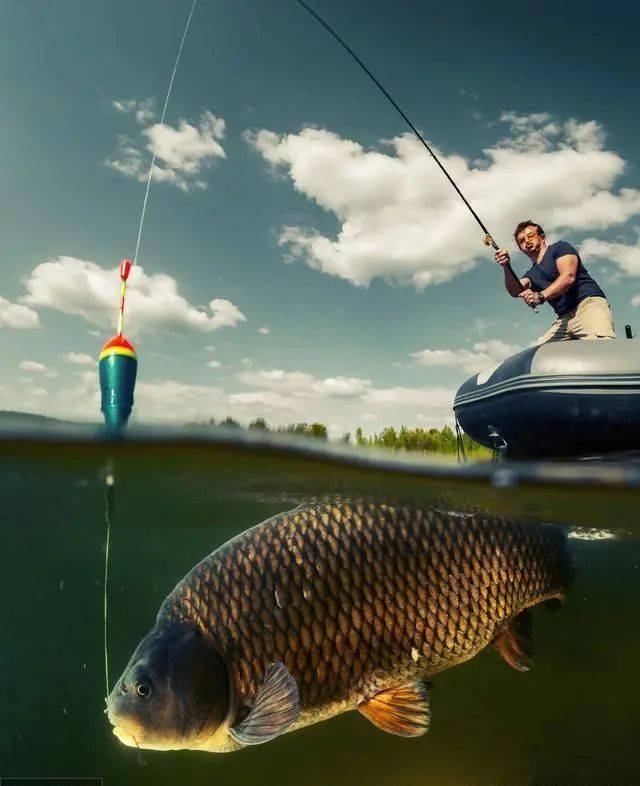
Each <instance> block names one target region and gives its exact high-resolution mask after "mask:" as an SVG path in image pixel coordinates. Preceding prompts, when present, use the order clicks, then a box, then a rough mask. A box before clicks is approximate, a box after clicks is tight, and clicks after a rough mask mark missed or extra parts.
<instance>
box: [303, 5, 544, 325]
mask: <svg viewBox="0 0 640 786" xmlns="http://www.w3.org/2000/svg"><path fill="white" fill-rule="evenodd" d="M296 2H297V3H298V4H299V5H301V6H302V7H303V8H304V9H305V10H306V11H308V12H309V13H310V14H311V16H313V17H314V19H316V20H317V21H318V22H320V24H321V25H322V26H323V27H324V28H325V30H327V31H328V32H329V33H331V35H332V36H333V37H334V38H335V39H336V41H337V42H338V43H339V44H340V45H341V46H342V47H343V48H344V49H346V50H347V52H348V53H349V54H350V55H351V57H353V59H354V60H355V61H356V62H357V63H358V65H359V66H360V67H361V68H362V70H363V71H364V72H365V73H366V74H367V76H369V77H370V78H371V79H372V80H373V82H374V83H375V84H376V85H377V87H378V88H379V89H380V90H381V91H382V93H383V95H384V96H385V97H386V98H387V100H388V101H389V102H390V103H391V105H392V106H393V107H394V108H395V109H396V111H397V112H398V113H399V114H400V116H401V117H402V118H403V120H404V121H405V122H406V124H407V125H408V126H409V128H410V129H411V130H412V131H413V133H414V134H415V135H416V137H417V138H418V140H419V141H420V142H421V143H422V145H423V146H424V147H425V148H426V150H427V152H428V153H429V155H430V156H431V157H432V158H433V160H434V161H435V162H436V164H437V165H438V166H439V167H440V169H441V170H442V173H443V174H444V176H445V177H446V178H447V180H448V181H449V183H451V185H452V186H453V187H454V189H455V190H456V193H457V194H458V196H459V197H460V198H461V199H462V201H463V202H464V203H465V205H466V206H467V207H468V208H469V211H470V212H471V215H472V216H473V217H474V218H475V220H476V221H477V222H478V224H479V225H480V228H481V229H482V231H483V232H484V235H485V237H484V242H485V245H487V246H492V247H493V248H494V249H495V250H496V251H497V250H498V244H497V243H496V241H495V240H494V239H493V237H492V236H491V233H490V232H489V230H488V229H487V228H486V226H485V225H484V223H483V222H482V219H481V218H480V216H479V215H478V214H477V213H476V211H475V210H474V209H473V208H472V207H471V205H470V204H469V202H468V200H467V198H466V197H465V195H464V194H463V193H462V191H461V190H460V189H459V188H458V186H457V184H456V183H455V181H454V180H453V178H452V177H451V175H450V174H449V173H448V172H447V170H446V169H445V168H444V166H443V164H442V162H441V161H440V159H439V158H438V157H437V156H436V154H435V153H434V152H433V150H432V149H431V148H430V147H429V145H428V144H427V142H426V141H425V139H424V137H423V136H422V134H421V133H420V132H419V131H418V129H417V128H416V127H415V126H414V125H413V123H412V122H411V120H409V118H408V117H407V115H406V114H405V113H404V112H403V111H402V109H401V108H400V107H399V106H398V104H397V103H396V102H395V101H394V99H393V98H392V97H391V95H390V94H389V93H388V92H387V90H386V89H385V88H384V87H383V85H382V84H381V83H380V82H379V81H378V79H376V77H375V76H374V75H373V74H372V73H371V71H370V70H369V69H368V68H367V66H366V65H365V64H364V63H363V62H362V60H361V59H360V58H359V57H358V55H357V54H356V53H355V52H354V51H353V49H351V47H350V46H349V45H348V44H346V43H345V42H344V41H343V40H342V38H340V36H339V35H338V34H337V33H336V31H335V30H334V29H333V28H332V27H331V26H330V25H329V24H328V23H327V22H325V20H324V19H323V18H322V17H321V16H320V15H319V14H317V13H316V12H315V11H314V10H313V8H310V7H309V6H308V5H307V4H306V3H305V2H303V0H296ZM504 267H505V269H506V271H507V273H508V275H509V277H510V278H512V279H513V281H514V282H515V283H516V285H517V287H518V288H519V290H520V292H522V291H523V290H524V287H523V286H522V284H521V283H520V279H519V278H518V276H517V275H516V274H515V272H514V270H513V268H512V267H511V265H510V264H507V265H505V266H504ZM533 310H534V311H537V308H535V307H534V309H533Z"/></svg>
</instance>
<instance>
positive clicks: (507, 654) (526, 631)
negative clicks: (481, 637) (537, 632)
mask: <svg viewBox="0 0 640 786" xmlns="http://www.w3.org/2000/svg"><path fill="white" fill-rule="evenodd" d="M493 646H494V647H495V648H496V650H497V651H498V652H499V653H500V655H502V657H503V658H504V659H505V660H506V661H507V663H508V664H509V666H513V668H514V669H517V670H518V671H529V669H530V668H531V667H532V666H533V658H534V655H535V653H536V648H535V645H534V643H533V616H532V614H531V610H530V609H525V611H523V612H521V613H520V614H518V616H517V617H514V618H513V619H512V620H511V622H510V623H509V624H508V625H507V627H506V628H505V629H504V630H502V631H501V632H500V633H499V634H498V635H497V636H496V637H495V639H494V640H493Z"/></svg>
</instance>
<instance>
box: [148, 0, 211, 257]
mask: <svg viewBox="0 0 640 786" xmlns="http://www.w3.org/2000/svg"><path fill="white" fill-rule="evenodd" d="M197 3H198V0H193V4H192V6H191V10H190V11H189V16H188V17H187V24H186V25H185V27H184V32H183V33H182V40H181V41H180V47H179V48H178V54H177V56H176V61H175V63H174V64H173V71H172V73H171V79H170V80H169V89H168V90H167V95H166V98H165V99H164V106H163V107H162V115H161V117H160V128H162V126H163V125H164V117H165V115H166V113H167V106H168V104H169V98H170V97H171V91H172V89H173V81H174V79H175V78H176V72H177V70H178V65H179V64H180V58H181V56H182V50H183V48H184V42H185V41H186V40H187V33H188V32H189V26H190V25H191V18H192V17H193V12H194V11H195V9H196V5H197ZM157 152H158V143H157V142H156V144H155V145H154V146H153V154H152V156H151V166H150V167H149V177H148V178H147V187H146V189H145V192H144V200H143V202H142V212H141V213H140V225H139V226H138V239H137V240H136V252H135V254H134V255H133V264H134V265H135V264H137V262H138V252H139V251H140V240H141V238H142V227H143V225H144V218H145V215H146V213H147V202H148V201H149V189H150V188H151V180H152V179H153V170H154V167H155V165H156V155H157Z"/></svg>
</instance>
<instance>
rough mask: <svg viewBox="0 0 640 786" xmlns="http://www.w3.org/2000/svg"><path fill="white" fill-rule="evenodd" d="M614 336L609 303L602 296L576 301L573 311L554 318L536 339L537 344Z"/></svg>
mask: <svg viewBox="0 0 640 786" xmlns="http://www.w3.org/2000/svg"><path fill="white" fill-rule="evenodd" d="M615 337H616V331H615V328H614V326H613V319H612V317H611V308H610V307H609V303H607V301H606V300H605V299H604V298H603V297H586V298H585V299H584V300H581V301H580V303H578V307H577V308H576V309H575V311H570V312H569V313H568V314H565V315H564V316H563V317H559V318H558V319H556V321H555V322H554V323H553V324H552V325H551V327H550V328H549V330H547V332H546V333H545V334H544V336H542V338H540V339H538V344H545V343H546V342H547V341H570V340H571V339H597V338H615Z"/></svg>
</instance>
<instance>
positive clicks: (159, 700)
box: [107, 499, 572, 752]
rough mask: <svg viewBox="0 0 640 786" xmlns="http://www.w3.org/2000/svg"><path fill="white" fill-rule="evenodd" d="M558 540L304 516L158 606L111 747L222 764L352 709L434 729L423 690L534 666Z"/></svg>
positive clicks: (561, 561) (387, 511)
mask: <svg viewBox="0 0 640 786" xmlns="http://www.w3.org/2000/svg"><path fill="white" fill-rule="evenodd" d="M571 576H572V564H571V559H570V555H569V552H568V547H567V542H566V537H565V533H564V531H563V530H562V528H560V527H558V526H556V525H552V524H534V523H519V522H515V521H511V520H508V519H505V518H498V517H492V516H489V515H485V514H482V513H454V512H444V511H439V510H437V509H433V508H429V509H423V508H420V507H414V506H411V505H400V504H392V503H388V502H370V501H366V500H359V501H358V500H356V501H347V500H342V499H338V500H336V499H331V500H315V501H312V502H308V503H305V504H303V505H300V506H299V507H297V508H295V509H294V510H292V511H289V512H286V513H281V514H279V515H276V516H273V517H272V518H270V519H268V520H266V521H264V522H262V523H261V524H258V525H257V526H255V527H253V528H251V529H249V530H247V531H246V532H243V533H242V534H240V535H238V536H236V537H235V538H233V539H232V540H231V541H229V542H228V543H226V544H225V545H223V546H221V547H220V548H218V549H217V550H216V551H214V552H213V553H212V554H210V555H209V556H208V557H206V558H205V559H203V560H202V562H200V563H199V564H198V565H196V566H195V567H194V568H193V569H192V570H191V571H190V572H189V573H188V574H187V575H186V576H185V577H184V578H183V579H182V581H180V582H179V583H178V585H177V586H176V587H175V589H174V590H173V591H172V592H171V593H170V595H169V596H168V597H167V598H166V599H165V601H164V602H163V604H162V606H161V608H160V611H159V612H158V616H157V619H156V623H155V626H154V627H153V629H152V630H151V631H150V633H149V634H148V635H147V636H146V637H145V638H144V639H143V640H142V641H141V642H140V644H139V645H138V647H137V648H136V650H135V652H134V653H133V656H132V657H131V659H130V661H129V663H128V665H127V667H126V668H125V670H124V672H123V674H122V676H121V677H120V679H119V680H118V681H117V683H116V685H115V686H114V688H113V690H112V692H111V694H110V696H109V698H108V702H107V703H108V717H109V720H110V722H111V723H112V724H113V726H114V729H113V731H114V734H115V735H116V736H117V737H118V738H119V739H120V741H121V742H123V743H124V744H126V745H136V746H139V747H141V748H151V749H156V750H174V749H192V750H204V751H215V752H223V751H232V750H238V749H240V748H243V747H245V746H248V745H255V744H259V743H263V742H267V741H269V740H272V739H274V738H275V737H277V736H279V735H281V734H283V733H285V732H287V731H291V730H294V729H298V728H301V727H303V726H306V725H308V724H311V723H316V722H318V721H322V720H325V719H327V718H330V717H332V716H335V715H337V714H339V713H341V712H345V711H348V710H354V709H357V710H358V711H359V712H360V713H362V715H364V716H365V717H366V718H367V719H368V720H369V721H371V722H372V723H374V724H375V725H376V726H378V727H379V728H381V729H383V730H384V731H386V732H390V733H392V734H398V735H402V736H405V737H416V736H419V735H421V734H423V733H424V732H425V731H427V729H428V727H429V723H430V719H431V710H430V702H429V695H428V688H429V683H427V682H426V679H427V678H429V677H432V676H433V675H435V674H437V673H438V672H441V671H443V670H444V669H448V668H450V667H451V666H456V665H458V664H460V663H463V662H464V661H466V660H468V659H469V658H472V657H473V656H474V655H476V654H477V653H478V652H480V651H481V650H482V649H483V648H484V647H486V646H487V645H488V644H493V646H494V647H495V649H496V650H497V651H498V652H499V653H500V655H501V656H502V657H503V658H504V659H505V660H506V662H507V663H508V664H510V665H511V666H513V667H514V668H516V669H518V670H521V671H525V670H527V669H529V668H530V666H531V665H532V663H533V656H534V646H533V639H532V617H531V607H532V606H534V605H536V604H539V603H543V602H546V601H551V602H556V603H557V600H555V601H554V599H563V598H564V595H565V592H566V590H567V587H568V585H569V583H570V580H571Z"/></svg>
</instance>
